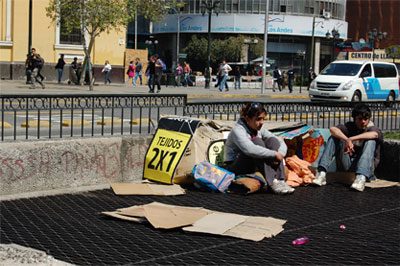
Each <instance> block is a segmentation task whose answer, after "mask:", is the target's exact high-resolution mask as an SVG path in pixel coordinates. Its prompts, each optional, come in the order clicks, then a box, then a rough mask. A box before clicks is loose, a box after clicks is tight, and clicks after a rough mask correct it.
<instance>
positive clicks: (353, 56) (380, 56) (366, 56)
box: [348, 49, 399, 62]
mask: <svg viewBox="0 0 400 266" xmlns="http://www.w3.org/2000/svg"><path fill="white" fill-rule="evenodd" d="M372 57H373V58H374V59H372ZM348 60H377V61H383V62H393V58H392V57H390V55H388V54H386V51H385V50H383V49H380V50H375V51H374V52H349V54H348ZM396 61H399V59H396Z"/></svg>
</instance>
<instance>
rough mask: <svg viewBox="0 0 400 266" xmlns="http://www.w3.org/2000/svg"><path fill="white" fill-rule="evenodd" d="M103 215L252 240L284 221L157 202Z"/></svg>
mask: <svg viewBox="0 0 400 266" xmlns="http://www.w3.org/2000/svg"><path fill="white" fill-rule="evenodd" d="M103 214H104V215H108V216H112V217H114V218H118V219H124V220H130V221H133V222H142V221H143V220H145V219H146V220H147V221H148V222H149V223H150V224H151V225H152V226H153V227H154V228H163V229H172V228H179V227H183V230H184V231H189V232H198V233H208V234H217V235H222V236H230V237H236V238H241V239H247V240H252V241H261V240H262V239H264V238H270V237H273V236H276V235H277V234H279V233H280V232H282V231H283V225H284V224H285V223H286V220H281V219H276V218H272V217H256V216H244V215H238V214H233V213H224V212H216V211H212V210H208V209H204V208H199V207H184V206H176V205H167V204H162V203H158V202H153V203H150V204H146V205H136V206H132V207H128V208H122V209H118V210H117V211H115V212H103ZM125 217H127V218H125ZM133 218H136V219H138V220H135V219H133Z"/></svg>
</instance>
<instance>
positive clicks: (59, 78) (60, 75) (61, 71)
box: [57, 68, 63, 83]
mask: <svg viewBox="0 0 400 266" xmlns="http://www.w3.org/2000/svg"><path fill="white" fill-rule="evenodd" d="M62 76H63V69H62V68H57V80H58V83H61V79H62Z"/></svg>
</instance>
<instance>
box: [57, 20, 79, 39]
mask: <svg viewBox="0 0 400 266" xmlns="http://www.w3.org/2000/svg"><path fill="white" fill-rule="evenodd" d="M60 44H72V45H80V44H82V34H81V29H79V28H75V29H73V30H72V31H71V32H67V30H66V28H65V26H64V25H63V20H62V19H61V22H60Z"/></svg>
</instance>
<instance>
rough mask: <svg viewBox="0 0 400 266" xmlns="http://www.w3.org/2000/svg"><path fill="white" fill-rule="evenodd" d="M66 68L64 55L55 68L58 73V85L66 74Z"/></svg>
mask: <svg viewBox="0 0 400 266" xmlns="http://www.w3.org/2000/svg"><path fill="white" fill-rule="evenodd" d="M64 66H65V61H64V54H61V55H60V58H58V61H57V65H56V66H55V69H56V71H57V80H58V84H60V83H61V79H62V76H63V72H64Z"/></svg>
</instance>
